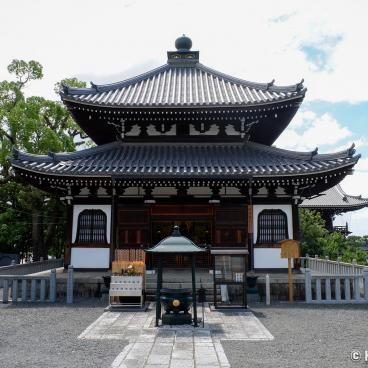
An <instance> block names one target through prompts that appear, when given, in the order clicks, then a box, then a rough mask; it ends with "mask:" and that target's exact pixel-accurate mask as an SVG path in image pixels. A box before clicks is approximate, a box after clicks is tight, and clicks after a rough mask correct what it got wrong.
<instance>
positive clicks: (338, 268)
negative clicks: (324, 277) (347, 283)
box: [337, 257, 342, 275]
mask: <svg viewBox="0 0 368 368" xmlns="http://www.w3.org/2000/svg"><path fill="white" fill-rule="evenodd" d="M341 260H342V258H341V257H337V274H338V275H341V265H340V263H341Z"/></svg>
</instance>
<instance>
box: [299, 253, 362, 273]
mask: <svg viewBox="0 0 368 368" xmlns="http://www.w3.org/2000/svg"><path fill="white" fill-rule="evenodd" d="M300 260H301V266H302V268H309V269H310V270H312V271H315V272H317V273H321V274H323V275H325V274H331V275H363V271H364V269H365V266H363V265H358V264H357V262H356V260H353V262H352V263H346V262H342V261H341V258H340V257H339V258H338V260H337V261H331V260H330V259H329V258H328V257H325V258H319V257H318V256H317V255H316V256H315V257H309V256H308V255H307V256H306V257H300Z"/></svg>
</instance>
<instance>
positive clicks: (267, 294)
mask: <svg viewBox="0 0 368 368" xmlns="http://www.w3.org/2000/svg"><path fill="white" fill-rule="evenodd" d="M270 303H271V292H270V275H269V274H267V275H266V305H270Z"/></svg>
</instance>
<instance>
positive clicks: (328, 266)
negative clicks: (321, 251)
mask: <svg viewBox="0 0 368 368" xmlns="http://www.w3.org/2000/svg"><path fill="white" fill-rule="evenodd" d="M329 260H330V259H329V258H328V256H325V262H324V264H325V267H324V272H325V273H331V269H330V262H329Z"/></svg>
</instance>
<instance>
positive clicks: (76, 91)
mask: <svg viewBox="0 0 368 368" xmlns="http://www.w3.org/2000/svg"><path fill="white" fill-rule="evenodd" d="M169 68H170V65H169V64H168V63H166V64H163V65H161V66H159V67H157V68H154V69H151V70H149V71H147V72H144V73H142V74H138V75H136V76H134V77H130V78H127V79H124V80H122V81H119V82H114V83H107V84H95V83H93V82H90V83H91V87H89V88H74V87H69V86H66V85H63V90H62V93H61V95H62V96H64V95H71V94H73V95H83V94H86V93H88V94H90V93H99V92H104V91H110V90H114V89H118V88H121V87H124V86H126V85H128V84H131V83H137V82H140V81H141V80H142V79H144V78H150V77H151V76H152V75H154V74H156V73H158V72H161V71H165V70H166V69H169Z"/></svg>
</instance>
